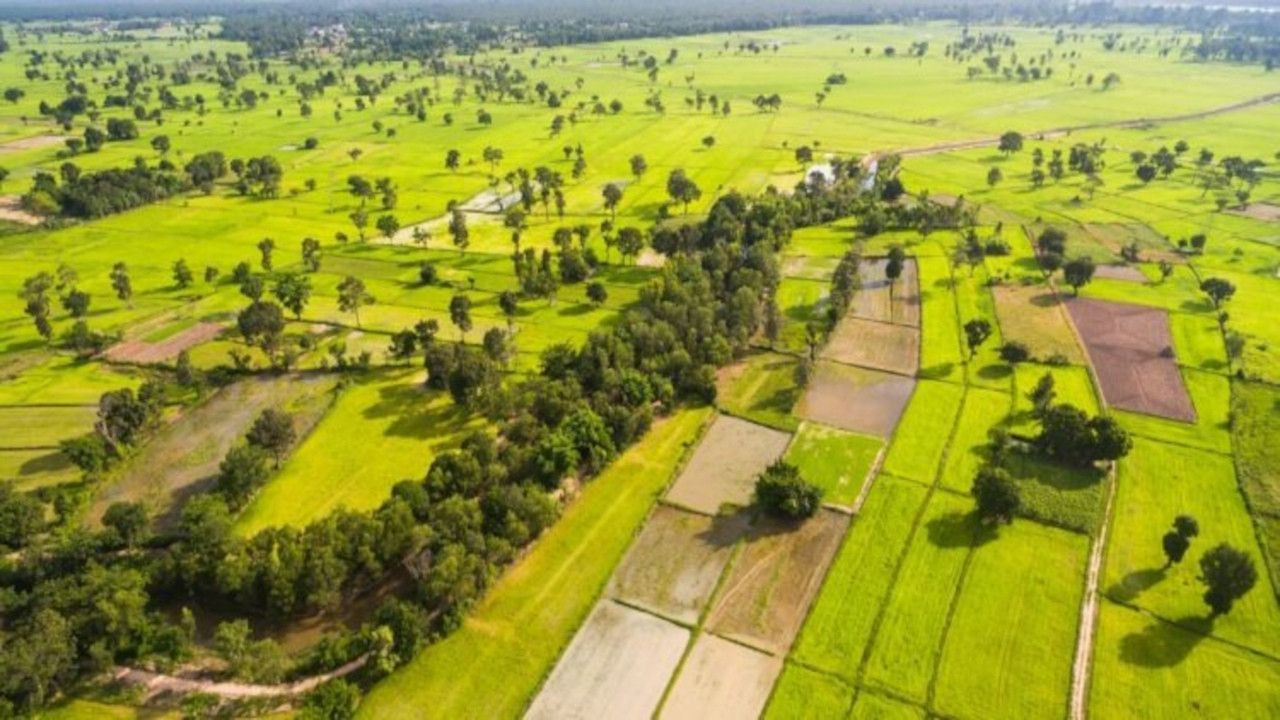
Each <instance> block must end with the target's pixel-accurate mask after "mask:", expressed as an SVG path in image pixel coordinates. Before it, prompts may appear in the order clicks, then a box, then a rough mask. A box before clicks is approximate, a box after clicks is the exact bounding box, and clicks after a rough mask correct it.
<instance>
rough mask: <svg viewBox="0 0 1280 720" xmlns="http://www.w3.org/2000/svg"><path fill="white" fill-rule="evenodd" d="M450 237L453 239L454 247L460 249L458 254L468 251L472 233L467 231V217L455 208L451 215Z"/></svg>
mask: <svg viewBox="0 0 1280 720" xmlns="http://www.w3.org/2000/svg"><path fill="white" fill-rule="evenodd" d="M449 236H450V237H452V238H453V244H454V247H456V248H458V252H460V253H465V252H466V251H467V246H468V245H470V244H471V233H470V231H468V230H467V215H466V213H464V212H462V211H461V210H459V209H457V208H454V210H453V212H452V213H450V215H449Z"/></svg>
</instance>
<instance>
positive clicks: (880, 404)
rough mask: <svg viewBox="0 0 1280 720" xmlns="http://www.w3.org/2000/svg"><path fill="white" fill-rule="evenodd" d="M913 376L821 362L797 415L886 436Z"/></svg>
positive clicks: (904, 402) (912, 385)
mask: <svg viewBox="0 0 1280 720" xmlns="http://www.w3.org/2000/svg"><path fill="white" fill-rule="evenodd" d="M915 384H916V381H915V379H913V378H909V377H905V376H902V375H895V374H893V373H886V372H881V371H879V370H869V369H865V368H857V367H852V366H849V365H841V364H838V363H831V362H824V361H820V362H818V363H817V365H815V366H814V372H813V377H812V378H811V379H810V380H809V387H808V388H807V389H806V390H805V394H804V397H803V398H801V399H800V402H799V404H797V406H796V410H795V414H796V415H798V416H800V417H803V418H805V419H806V420H813V421H815V422H820V423H824V424H826V425H830V426H832V427H837V428H840V429H842V430H850V431H853V432H861V433H867V434H870V435H875V436H877V437H884V438H887V437H889V435H891V434H892V433H893V429H894V427H896V426H897V424H898V418H900V417H901V416H902V411H903V410H904V409H905V408H906V406H907V401H908V400H910V399H911V391H912V390H913V389H914V388H915Z"/></svg>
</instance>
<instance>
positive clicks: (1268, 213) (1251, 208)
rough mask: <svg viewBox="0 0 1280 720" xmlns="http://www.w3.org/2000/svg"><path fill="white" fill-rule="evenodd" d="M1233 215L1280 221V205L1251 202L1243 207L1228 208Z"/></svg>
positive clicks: (1266, 220) (1265, 220)
mask: <svg viewBox="0 0 1280 720" xmlns="http://www.w3.org/2000/svg"><path fill="white" fill-rule="evenodd" d="M1228 212H1230V213H1231V214H1232V215H1239V216H1241V217H1247V218H1252V219H1254V220H1262V221H1264V222H1280V205H1272V204H1271V203H1249V204H1248V205H1246V206H1244V207H1243V208H1236V209H1234V210H1228Z"/></svg>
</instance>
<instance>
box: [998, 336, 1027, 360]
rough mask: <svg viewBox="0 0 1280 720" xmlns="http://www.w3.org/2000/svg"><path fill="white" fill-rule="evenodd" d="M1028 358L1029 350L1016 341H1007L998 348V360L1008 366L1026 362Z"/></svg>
mask: <svg viewBox="0 0 1280 720" xmlns="http://www.w3.org/2000/svg"><path fill="white" fill-rule="evenodd" d="M1030 358H1031V350H1030V349H1029V348H1027V346H1026V345H1025V344H1024V343H1020V342H1018V341H1017V340H1009V341H1007V342H1005V344H1004V345H1001V346H1000V359H1001V360H1003V361H1005V362H1007V363H1009V364H1010V365H1016V364H1018V363H1020V362H1026V361H1027V360H1029V359H1030Z"/></svg>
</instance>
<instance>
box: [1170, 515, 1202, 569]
mask: <svg viewBox="0 0 1280 720" xmlns="http://www.w3.org/2000/svg"><path fill="white" fill-rule="evenodd" d="M1199 534H1200V524H1199V523H1197V522H1196V519H1195V518H1193V517H1191V516H1190V515H1179V516H1178V517H1176V518H1174V519H1173V529H1172V530H1170V531H1169V532H1167V533H1165V535H1164V538H1163V539H1162V541H1161V545H1162V546H1163V547H1164V554H1165V557H1166V558H1167V559H1168V561H1167V562H1166V563H1165V567H1166V568H1168V567H1171V566H1173V564H1174V563H1180V562H1182V558H1183V556H1184V555H1186V553H1187V548H1189V547H1191V538H1193V537H1195V536H1197V535H1199Z"/></svg>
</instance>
